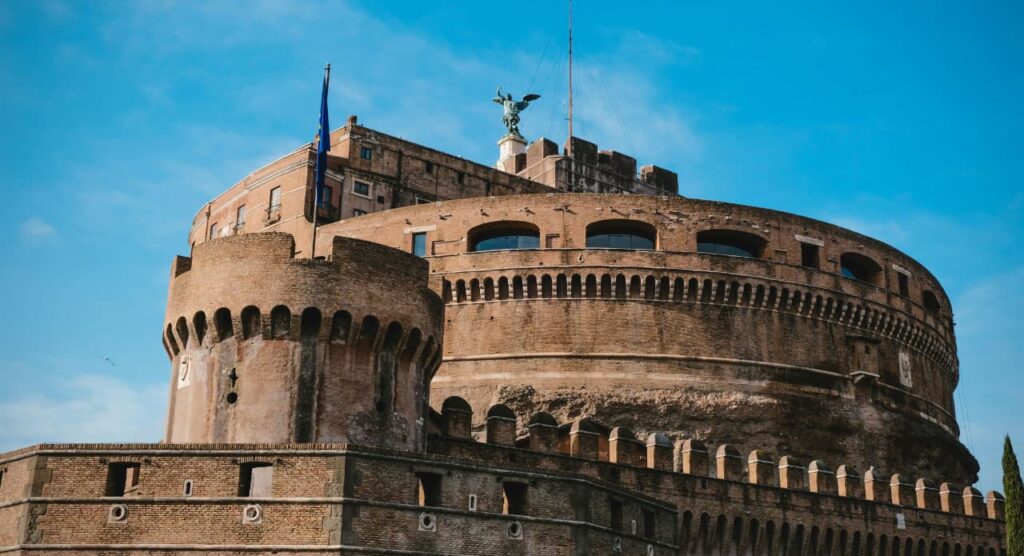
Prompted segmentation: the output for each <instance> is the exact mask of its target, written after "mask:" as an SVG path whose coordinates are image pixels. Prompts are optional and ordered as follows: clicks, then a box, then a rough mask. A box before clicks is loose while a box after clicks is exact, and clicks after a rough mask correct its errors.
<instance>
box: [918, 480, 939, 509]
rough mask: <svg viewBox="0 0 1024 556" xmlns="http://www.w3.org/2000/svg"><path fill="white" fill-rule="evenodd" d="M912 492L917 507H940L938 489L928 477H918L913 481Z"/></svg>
mask: <svg viewBox="0 0 1024 556" xmlns="http://www.w3.org/2000/svg"><path fill="white" fill-rule="evenodd" d="M914 492H915V496H916V500H917V507H918V508H921V509H924V510H937V509H939V508H940V507H941V506H940V504H939V490H938V489H937V488H935V486H934V484H932V482H931V481H929V480H928V479H918V480H917V482H916V483H914Z"/></svg>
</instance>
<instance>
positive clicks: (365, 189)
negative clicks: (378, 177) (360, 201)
mask: <svg viewBox="0 0 1024 556" xmlns="http://www.w3.org/2000/svg"><path fill="white" fill-rule="evenodd" d="M352 192H353V193H355V194H356V195H362V196H363V197H369V196H370V184H368V183H363V182H361V181H357V182H355V183H353V184H352Z"/></svg>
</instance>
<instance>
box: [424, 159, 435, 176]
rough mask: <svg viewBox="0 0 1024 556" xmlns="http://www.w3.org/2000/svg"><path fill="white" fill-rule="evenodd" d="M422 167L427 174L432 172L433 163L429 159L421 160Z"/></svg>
mask: <svg viewBox="0 0 1024 556" xmlns="http://www.w3.org/2000/svg"><path fill="white" fill-rule="evenodd" d="M423 168H424V169H425V170H426V171H427V173H428V174H433V173H434V163H433V162H431V161H429V160H424V161H423Z"/></svg>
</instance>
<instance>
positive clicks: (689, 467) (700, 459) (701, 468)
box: [677, 438, 709, 477]
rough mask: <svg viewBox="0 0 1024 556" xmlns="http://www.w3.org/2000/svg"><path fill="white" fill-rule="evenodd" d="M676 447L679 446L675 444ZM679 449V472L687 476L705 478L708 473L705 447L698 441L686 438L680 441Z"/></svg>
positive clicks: (706, 449)
mask: <svg viewBox="0 0 1024 556" xmlns="http://www.w3.org/2000/svg"><path fill="white" fill-rule="evenodd" d="M677 446H680V445H679V444H677ZM681 448H682V449H681V450H680V454H681V455H682V459H681V461H682V468H681V469H680V472H681V473H685V474H687V475H696V476H698V477H707V476H708V471H709V466H708V448H707V446H705V445H704V443H703V442H701V441H700V440H696V439H693V438H687V439H686V440H683V441H682V444H681Z"/></svg>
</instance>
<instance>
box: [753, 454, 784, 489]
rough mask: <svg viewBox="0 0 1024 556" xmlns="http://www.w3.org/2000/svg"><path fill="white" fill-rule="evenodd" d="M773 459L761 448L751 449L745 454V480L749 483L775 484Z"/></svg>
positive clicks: (776, 483) (775, 474)
mask: <svg viewBox="0 0 1024 556" xmlns="http://www.w3.org/2000/svg"><path fill="white" fill-rule="evenodd" d="M776 476H777V473H776V466H775V461H774V460H772V459H771V457H769V456H768V454H766V453H765V452H764V451H763V450H751V452H750V455H748V456H747V480H748V481H749V482H750V484H754V485H764V486H777V485H778V481H777V480H776Z"/></svg>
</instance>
